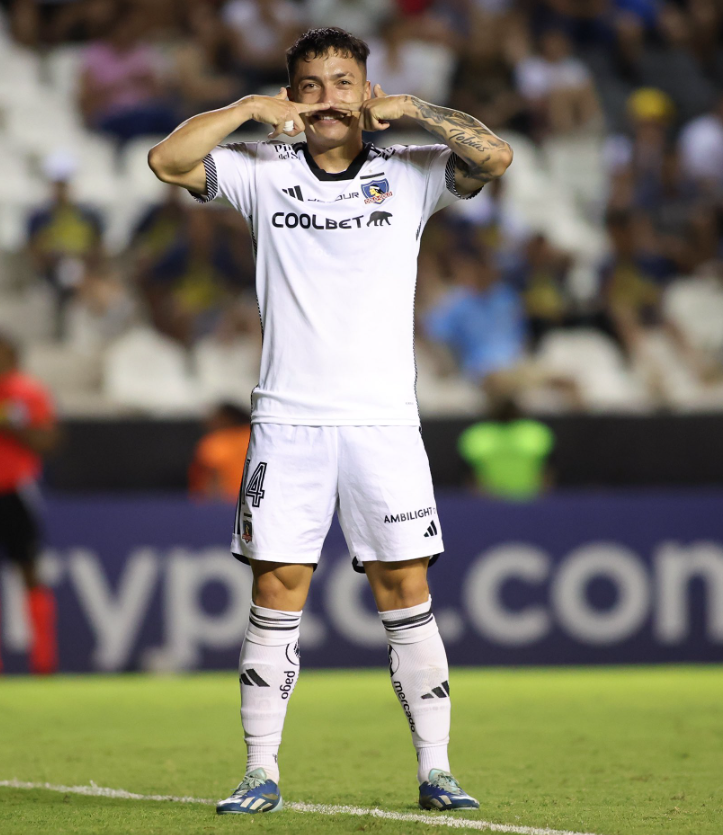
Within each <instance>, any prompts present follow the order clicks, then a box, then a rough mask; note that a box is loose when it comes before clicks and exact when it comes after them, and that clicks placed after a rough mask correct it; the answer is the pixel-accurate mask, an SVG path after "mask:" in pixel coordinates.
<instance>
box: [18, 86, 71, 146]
mask: <svg viewBox="0 0 723 835" xmlns="http://www.w3.org/2000/svg"><path fill="white" fill-rule="evenodd" d="M5 121H6V129H7V136H8V138H9V139H10V140H11V141H12V142H13V143H14V144H15V147H16V148H18V149H19V150H21V151H23V152H25V153H27V152H33V153H35V154H37V155H42V156H44V155H45V154H47V153H48V152H49V150H51V149H53V148H58V147H65V148H75V147H76V146H77V145H78V142H79V141H81V139H82V134H83V131H84V129H83V126H82V123H81V122H80V120H79V118H78V115H77V113H76V112H75V111H74V110H73V109H72V108H70V107H68V106H67V105H66V104H65V103H64V102H62V101H61V100H60V99H58V98H57V97H55V96H53V95H52V94H48V93H47V92H41V93H39V94H35V95H34V96H33V98H31V99H27V100H23V101H20V102H15V103H13V105H12V106H10V107H7V108H6V109H5Z"/></svg>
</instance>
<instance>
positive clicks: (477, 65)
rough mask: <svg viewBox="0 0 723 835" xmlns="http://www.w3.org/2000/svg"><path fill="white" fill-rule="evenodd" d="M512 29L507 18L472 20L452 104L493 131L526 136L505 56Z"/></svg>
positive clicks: (522, 108)
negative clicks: (511, 132)
mask: <svg viewBox="0 0 723 835" xmlns="http://www.w3.org/2000/svg"><path fill="white" fill-rule="evenodd" d="M513 28H514V29H515V30H516V29H518V28H519V27H518V26H514V27H513V26H512V24H511V23H510V22H509V21H508V20H506V19H502V18H500V19H492V20H490V19H489V18H487V17H481V16H476V17H474V18H473V29H472V32H471V33H470V37H469V38H468V39H467V40H466V42H465V44H464V46H463V48H462V51H461V53H460V55H459V63H458V65H457V69H456V73H455V77H454V83H453V90H454V94H453V95H454V98H453V102H454V106H455V107H457V108H459V109H460V110H462V111H463V112H465V113H471V114H472V115H474V116H477V117H478V118H479V119H480V120H481V121H482V122H484V124H485V125H487V126H488V127H489V128H491V129H492V130H494V131H497V130H501V129H504V128H505V127H508V128H510V129H513V130H519V131H521V132H522V133H527V132H529V130H530V126H529V124H528V122H527V118H526V117H527V108H526V106H525V101H524V99H523V98H522V96H521V95H520V94H519V93H518V92H517V90H515V85H514V77H513V73H512V66H511V61H510V58H509V56H508V53H509V48H508V42H509V40H510V37H511V30H512V29H513ZM512 37H514V32H512ZM495 182H498V181H495ZM499 182H501V181H499Z"/></svg>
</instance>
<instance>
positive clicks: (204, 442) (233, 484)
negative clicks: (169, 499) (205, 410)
mask: <svg viewBox="0 0 723 835" xmlns="http://www.w3.org/2000/svg"><path fill="white" fill-rule="evenodd" d="M250 437H251V426H250V418H249V415H248V413H247V412H245V411H244V410H243V409H241V408H240V407H239V406H236V405H235V404H234V403H221V404H219V405H218V406H216V407H215V408H214V409H213V411H212V412H211V414H210V415H209V417H208V418H207V420H206V434H205V435H204V436H203V438H201V440H200V441H199V442H198V444H197V446H196V449H195V452H194V455H193V461H192V462H191V466H190V468H189V471H188V482H189V490H190V493H191V495H192V496H194V497H195V498H200V499H222V500H225V501H230V502H235V501H236V499H237V498H238V494H239V489H240V487H241V479H242V478H243V472H244V466H245V464H246V450H247V449H248V445H249V438H250Z"/></svg>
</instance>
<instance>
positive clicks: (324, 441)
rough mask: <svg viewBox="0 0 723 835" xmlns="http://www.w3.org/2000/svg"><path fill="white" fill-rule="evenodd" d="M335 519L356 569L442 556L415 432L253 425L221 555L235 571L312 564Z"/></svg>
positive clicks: (425, 464) (431, 493)
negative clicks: (252, 565)
mask: <svg viewBox="0 0 723 835" xmlns="http://www.w3.org/2000/svg"><path fill="white" fill-rule="evenodd" d="M335 510H336V511H337V512H338V514H339V521H340V523H341V527H342V530H343V531H344V536H345V538H346V542H347V545H348V547H349V553H350V554H351V556H352V557H353V558H355V560H356V562H360V563H363V562H370V561H374V560H381V561H383V562H398V561H400V560H411V559H419V558H421V557H432V556H435V555H437V554H440V553H441V552H442V551H443V550H444V546H443V544H442V530H441V527H440V524H439V519H438V517H437V506H436V503H435V501H434V491H433V488H432V476H431V473H430V471H429V461H428V460H427V453H426V451H425V449H424V444H423V442H422V436H421V434H420V432H419V428H418V427H417V426H292V425H287V424H271V423H255V424H253V426H252V428H251V441H250V443H249V450H248V453H247V456H246V468H245V470H244V477H243V482H242V485H241V491H240V494H239V501H238V505H237V508H236V524H235V529H234V535H233V541H232V544H231V550H232V551H233V553H234V555H236V556H237V557H239V558H240V559H241V560H242V561H243V562H248V561H249V560H268V561H270V562H284V563H312V564H316V563H317V562H318V561H319V557H320V555H321V547H322V545H323V544H324V539H325V538H326V534H327V532H328V530H329V526H330V525H331V521H332V518H333V515H334V511H335Z"/></svg>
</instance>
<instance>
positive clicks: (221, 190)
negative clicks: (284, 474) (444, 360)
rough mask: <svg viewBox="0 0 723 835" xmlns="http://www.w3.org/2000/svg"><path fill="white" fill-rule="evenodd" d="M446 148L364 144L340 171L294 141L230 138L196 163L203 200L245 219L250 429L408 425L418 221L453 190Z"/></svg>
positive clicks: (412, 412)
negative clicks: (256, 370)
mask: <svg viewBox="0 0 723 835" xmlns="http://www.w3.org/2000/svg"><path fill="white" fill-rule="evenodd" d="M454 164H455V159H454V155H453V154H452V152H451V150H450V149H449V148H448V147H447V146H446V145H423V146H402V145H396V146H392V147H390V148H383V149H381V148H376V147H375V146H373V145H365V146H364V148H363V150H362V151H361V152H360V153H359V155H358V156H357V157H356V159H355V160H354V161H353V162H352V163H351V165H350V166H349V168H348V169H347V170H346V171H343V172H341V173H339V174H329V173H327V172H325V171H323V170H322V169H320V168H319V167H318V166H317V165H316V163H315V162H314V160H313V158H312V156H311V155H310V154H309V152H308V150H307V146H306V143H303V142H299V143H296V144H294V145H288V144H283V143H279V142H243V143H238V144H233V145H224V146H220V147H218V148H215V149H214V150H213V151H212V152H211V153H210V154H209V155H208V156H207V157H206V159H205V160H204V165H205V168H206V183H207V187H206V191H207V196H206V197H205V198H199V199H202V200H204V201H208V200H213V199H214V198H216V197H217V196H220V197H223V198H225V199H226V200H227V201H228V202H229V203H230V204H231V205H232V206H233V207H234V208H235V209H237V210H238V211H239V212H241V214H242V215H244V217H245V218H246V220H247V222H248V224H249V227H250V229H251V234H252V236H253V241H254V249H255V255H256V292H257V296H258V302H259V311H260V314H261V323H262V328H263V348H262V354H261V369H260V379H259V384H258V386H257V387H256V388H255V389H254V391H253V393H252V421H253V422H256V423H262V422H263V423H290V424H312V425H343V424H346V425H369V424H388V425H393V424H417V423H419V412H418V409H417V399H416V392H415V382H416V368H415V361H414V292H415V285H416V277H417V255H418V253H419V239H420V237H421V234H422V230H423V229H424V225H425V223H426V222H427V220H428V218H429V217H430V215H431V214H432V213H433V212H435V211H436V210H437V209H441V208H442V207H444V206H446V205H449V204H450V203H452V202H453V201H454V200H455V199H456V198H458V197H459V195H458V194H457V193H456V191H455V188H454Z"/></svg>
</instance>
